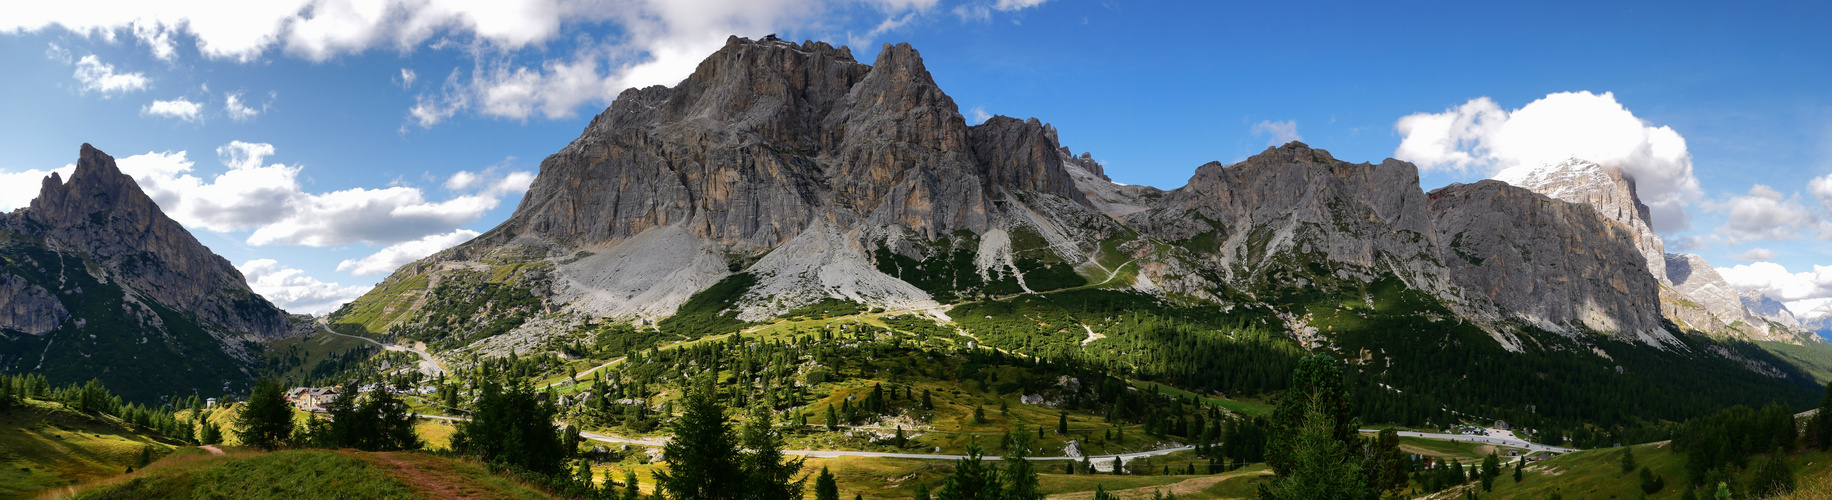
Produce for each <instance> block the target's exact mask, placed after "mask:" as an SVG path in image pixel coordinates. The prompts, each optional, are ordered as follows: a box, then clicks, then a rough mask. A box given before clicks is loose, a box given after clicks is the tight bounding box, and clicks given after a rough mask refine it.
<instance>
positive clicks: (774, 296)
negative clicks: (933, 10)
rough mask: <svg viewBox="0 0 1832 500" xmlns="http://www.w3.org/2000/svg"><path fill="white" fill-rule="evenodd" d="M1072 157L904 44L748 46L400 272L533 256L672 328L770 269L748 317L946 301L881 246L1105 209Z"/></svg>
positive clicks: (608, 119)
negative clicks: (711, 292)
mask: <svg viewBox="0 0 1832 500" xmlns="http://www.w3.org/2000/svg"><path fill="white" fill-rule="evenodd" d="M1061 149H1062V147H1061V145H1060V144H1058V143H1057V142H1056V132H1055V130H1054V129H1053V128H1051V127H1049V126H1048V125H1045V124H1043V123H1041V122H1039V121H1038V120H1035V119H1031V120H1017V119H1013V118H1007V117H995V118H993V119H991V120H988V121H987V122H986V123H984V124H981V125H978V126H973V127H969V126H967V124H966V120H965V118H963V117H962V116H961V115H960V112H959V110H958V108H957V107H956V105H955V103H954V101H953V99H951V98H949V97H948V95H947V94H945V93H943V92H942V91H941V89H940V88H938V87H937V86H936V85H935V81H934V79H933V77H932V76H931V75H930V74H929V72H928V70H927V69H926V68H925V67H924V65H923V61H922V56H921V55H920V54H919V53H917V51H916V50H915V49H913V48H911V47H910V46H909V45H907V44H899V45H885V46H884V47H883V48H882V50H881V51H880V52H879V53H878V55H877V58H876V59H875V61H873V63H872V64H870V65H867V64H863V63H861V62H859V61H858V60H855V59H854V58H853V54H852V51H851V50H850V49H848V48H846V47H839V48H835V47H832V46H830V45H827V44H825V43H820V42H805V43H801V44H796V43H790V42H784V41H780V40H770V39H766V40H762V41H752V40H749V39H743V38H737V37H732V38H730V39H728V40H727V43H726V45H725V46H724V47H723V48H721V49H720V50H719V51H718V52H717V53H714V54H713V55H712V56H710V57H708V58H707V59H706V60H705V61H704V62H702V63H701V64H700V65H699V66H698V67H697V68H696V70H695V71H694V73H693V74H692V75H691V76H689V77H688V78H687V79H686V80H683V81H682V82H681V83H680V84H679V85H677V86H675V87H672V88H669V87H660V86H656V87H649V88H644V89H630V90H627V91H625V92H624V93H622V94H621V95H619V96H618V98H617V100H616V101H615V102H613V103H612V104H611V106H610V107H609V108H608V109H606V110H605V111H604V112H603V113H602V114H599V115H598V116H597V117H595V118H594V119H593V120H592V122H591V124H590V125H588V126H587V127H586V129H585V130H584V132H583V133H582V134H581V135H580V136H579V137H578V138H577V139H575V140H574V141H573V142H572V143H570V144H568V145H567V146H566V147H565V148H564V149H562V150H561V151H559V152H558V153H555V154H554V155H552V156H549V157H548V158H546V159H545V160H544V161H542V163H541V172H540V175H539V176H538V177H536V179H535V181H534V183H533V185H532V186H531V187H530V188H529V191H528V193H527V194H526V195H525V197H524V198H523V200H522V202H521V204H520V205H519V206H517V208H516V211H515V213H514V215H512V216H511V217H510V218H509V220H507V221H505V222H504V223H503V224H501V225H500V226H498V227H496V228H495V229H492V230H491V231H489V232H488V233H486V234H484V235H483V236H480V237H479V238H477V239H476V240H474V241H472V242H470V243H467V244H465V245H462V246H460V247H458V248H454V249H452V250H449V251H447V252H443V253H441V254H439V255H435V256H433V257H431V258H429V259H427V260H425V261H422V262H420V263H416V264H414V265H411V266H409V267H408V268H406V269H404V270H403V272H404V273H406V274H401V275H399V276H397V277H402V278H404V277H405V276H407V275H412V274H418V273H422V272H426V273H431V274H432V275H433V276H434V277H433V279H434V280H437V279H439V278H438V277H437V275H439V274H440V273H441V272H444V271H443V270H449V269H457V268H465V267H469V266H471V265H472V264H473V263H476V262H478V261H479V260H480V259H484V258H486V256H489V255H492V254H493V253H501V252H508V251H509V250H508V249H519V250H515V251H514V252H510V253H514V254H515V255H517V257H515V258H528V257H530V256H533V257H537V258H550V259H551V260H553V261H554V262H555V266H556V267H555V269H556V272H555V273H554V275H553V277H552V278H553V280H552V283H553V285H552V291H553V292H554V294H555V295H554V296H553V298H554V299H555V300H556V302H557V304H556V307H557V308H562V309H570V310H576V311H579V312H582V313H585V314H588V315H593V316H630V315H635V316H642V317H664V316H667V315H668V314H670V313H671V312H672V311H673V310H674V309H675V307H677V306H679V305H680V304H682V303H684V302H685V301H686V300H687V298H688V297H690V296H691V295H692V294H693V293H694V292H697V291H699V290H702V289H705V288H707V287H708V286H710V285H712V284H714V283H716V282H718V281H719V280H721V279H723V278H724V277H726V276H728V275H730V274H732V273H734V272H751V273H753V274H756V275H758V279H759V281H758V283H757V285H756V287H755V290H756V291H755V292H754V293H752V294H751V295H750V298H749V299H747V300H746V301H745V303H746V304H747V306H746V312H745V317H747V318H750V317H756V316H758V315H767V314H770V313H772V312H779V311H781V310H783V309H786V308H791V307H794V306H796V305H798V304H801V303H806V302H811V301H816V300H820V299H824V298H839V299H846V300H853V301H859V302H863V303H868V304H873V305H880V306H898V307H907V306H924V305H933V304H934V302H933V301H932V300H929V297H928V295H927V294H926V293H924V292H922V291H921V290H920V289H917V288H915V287H913V286H910V285H909V284H908V283H905V282H902V281H900V280H898V279H896V278H892V277H890V276H888V275H885V274H884V273H882V272H880V271H879V270H877V269H876V267H875V265H874V263H873V259H874V257H873V256H872V255H873V252H874V251H876V250H877V249H878V248H880V247H890V248H892V249H894V250H895V251H897V252H898V253H900V254H906V255H911V256H912V257H920V256H921V255H920V254H921V253H922V252H923V248H924V247H925V245H926V244H927V242H931V241H934V240H936V239H938V238H943V237H948V236H950V235H955V234H960V233H963V232H964V233H969V234H974V235H978V234H984V233H986V232H987V231H989V230H994V229H997V228H999V227H1003V225H1006V224H1010V223H1018V224H1030V222H1027V221H1029V219H1028V218H1024V217H1013V216H1011V215H1010V214H1007V213H1005V212H1009V211H1013V210H1016V211H1024V210H1021V208H1022V207H1020V205H1024V204H1026V203H1031V204H1036V203H1053V201H1051V200H1064V201H1066V202H1067V203H1068V206H1069V207H1078V208H1070V210H1071V211H1084V212H1092V211H1093V208H1092V204H1091V203H1090V202H1089V201H1088V199H1087V198H1086V195H1085V194H1084V193H1083V192H1082V191H1081V190H1080V189H1078V187H1077V184H1076V182H1075V180H1074V178H1073V176H1072V175H1071V174H1070V173H1069V172H1068V170H1066V169H1065V167H1064V158H1063V156H1064V155H1063V154H1062V153H1060V150H1061ZM1016 194H1023V195H1025V197H1026V198H1024V199H1023V200H1019V199H1018V198H1016V197H1015V196H1016ZM1014 200H1015V201H1014ZM1052 206H1054V205H1052ZM1002 207H1003V208H1002ZM1052 217H1053V215H1052V216H1051V217H1044V219H1046V220H1049V219H1052ZM1013 221H1017V222H1013ZM1051 224H1054V223H1052V222H1044V223H1043V225H1051ZM657 245H661V246H659V247H658V246H657ZM1077 246H1084V245H1079V244H1070V245H1067V246H1066V247H1065V250H1070V249H1073V248H1075V247H1077ZM1085 246H1092V244H1091V243H1090V244H1086V245H1085ZM582 253H589V254H591V255H589V256H582V257H578V258H576V259H568V257H571V256H574V255H576V254H582ZM1070 253H1073V252H1070ZM561 261H564V262H561Z"/></svg>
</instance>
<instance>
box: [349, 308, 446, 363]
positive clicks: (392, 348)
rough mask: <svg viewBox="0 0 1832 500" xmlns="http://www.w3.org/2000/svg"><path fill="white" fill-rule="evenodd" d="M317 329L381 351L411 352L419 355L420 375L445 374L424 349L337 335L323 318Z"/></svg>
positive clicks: (366, 338) (437, 359) (435, 360)
mask: <svg viewBox="0 0 1832 500" xmlns="http://www.w3.org/2000/svg"><path fill="white" fill-rule="evenodd" d="M318 329H319V330H323V331H324V332H325V333H329V334H331V335H338V336H343V337H350V338H353V339H357V340H361V341H363V342H368V343H371V344H375V345H378V346H381V347H382V349H386V350H390V351H395V352H411V353H414V354H418V355H420V373H424V374H427V375H434V376H437V375H439V374H441V373H445V366H444V365H441V364H439V358H435V357H433V355H432V354H429V353H427V352H426V351H425V350H424V349H419V348H414V347H409V346H403V345H394V344H383V343H381V342H376V341H375V339H372V338H368V337H358V336H355V335H344V334H341V333H337V330H332V329H331V325H329V324H327V323H325V322H324V318H318Z"/></svg>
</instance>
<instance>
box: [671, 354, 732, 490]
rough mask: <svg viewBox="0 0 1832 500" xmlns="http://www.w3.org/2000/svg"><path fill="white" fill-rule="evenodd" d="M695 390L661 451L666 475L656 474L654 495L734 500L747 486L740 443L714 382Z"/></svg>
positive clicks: (705, 382)
mask: <svg viewBox="0 0 1832 500" xmlns="http://www.w3.org/2000/svg"><path fill="white" fill-rule="evenodd" d="M696 385H697V386H698V387H695V388H692V389H690V390H688V391H687V395H686V396H685V397H684V398H683V400H682V405H683V406H682V408H681V416H680V418H679V419H676V420H675V421H674V424H673V426H672V428H671V430H672V431H673V434H674V437H673V439H670V440H669V441H668V444H667V446H664V447H663V448H662V454H663V455H664V456H666V457H667V458H668V470H666V471H656V472H654V475H655V485H656V489H657V490H659V491H664V492H667V496H668V497H670V498H676V499H687V498H692V499H696V500H736V499H738V498H740V497H742V496H743V494H744V492H745V490H746V486H747V485H746V484H745V483H746V482H747V481H746V477H745V473H744V472H745V471H744V468H743V464H742V461H741V459H740V457H739V456H738V440H737V438H736V437H735V436H734V435H733V433H732V429H731V425H730V423H728V422H727V421H726V419H725V407H724V406H723V405H721V404H719V400H718V398H719V396H718V391H717V390H715V389H714V387H713V386H712V381H711V380H710V379H708V380H705V381H704V382H701V383H698V384H696Z"/></svg>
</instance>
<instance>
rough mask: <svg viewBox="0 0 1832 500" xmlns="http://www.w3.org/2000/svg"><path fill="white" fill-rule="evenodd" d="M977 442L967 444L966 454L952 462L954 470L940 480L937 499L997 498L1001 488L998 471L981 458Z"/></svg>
mask: <svg viewBox="0 0 1832 500" xmlns="http://www.w3.org/2000/svg"><path fill="white" fill-rule="evenodd" d="M981 453H982V452H981V450H980V445H979V444H978V443H970V444H968V445H967V456H965V457H962V458H961V459H960V460H956V461H955V462H954V472H952V473H950V474H948V478H947V479H946V480H944V481H943V482H942V486H941V492H940V493H938V494H936V497H937V499H938V500H974V499H985V498H998V497H999V494H1000V491H1001V490H1002V489H1001V488H1000V485H999V472H998V471H996V470H993V469H992V467H989V466H987V465H986V463H985V461H984V460H981V458H980V457H981Z"/></svg>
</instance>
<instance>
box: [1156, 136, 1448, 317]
mask: <svg viewBox="0 0 1832 500" xmlns="http://www.w3.org/2000/svg"><path fill="white" fill-rule="evenodd" d="M1428 205H1429V203H1428V202H1427V200H1426V198H1425V193H1424V192H1423V191H1422V190H1420V189H1419V180H1418V169H1417V168H1415V167H1413V166H1412V164H1410V163H1406V162H1402V161H1399V160H1391V159H1390V160H1387V161H1385V162H1382V163H1380V164H1368V163H1361V164H1351V163H1348V162H1344V161H1340V160H1337V159H1335V158H1334V157H1332V156H1330V154H1329V152H1328V151H1324V150H1320V149H1312V148H1311V147H1310V146H1308V145H1305V144H1304V143H1301V142H1292V143H1289V144H1286V145H1284V146H1280V147H1277V148H1268V149H1267V150H1266V151H1265V152H1263V153H1260V154H1258V155H1255V156H1253V157H1251V158H1248V159H1247V160H1246V161H1243V162H1241V163H1237V164H1233V165H1222V164H1220V163H1209V164H1207V165H1203V166H1201V167H1199V168H1197V169H1196V175H1195V176H1194V177H1192V178H1191V179H1190V182H1189V184H1188V185H1186V186H1183V187H1181V188H1177V189H1175V190H1172V191H1169V192H1166V193H1164V194H1163V196H1162V198H1161V199H1160V200H1158V201H1156V202H1154V203H1153V206H1154V207H1155V208H1154V209H1153V210H1151V211H1149V212H1142V213H1139V214H1136V215H1133V216H1131V217H1128V218H1127V219H1126V222H1127V223H1128V224H1129V225H1132V226H1133V227H1134V228H1137V229H1139V230H1141V231H1143V232H1146V233H1147V234H1151V235H1153V236H1154V237H1157V238H1161V239H1164V240H1169V241H1179V240H1182V241H1189V240H1192V239H1203V240H1210V241H1215V242H1216V245H1215V248H1214V249H1213V254H1212V255H1213V257H1212V259H1213V261H1214V263H1215V264H1216V267H1218V268H1219V269H1221V270H1223V271H1225V272H1226V273H1228V279H1230V280H1236V281H1239V280H1252V279H1253V278H1252V277H1253V276H1255V275H1256V274H1257V273H1258V272H1259V271H1261V270H1264V269H1268V268H1271V267H1276V266H1277V265H1279V264H1280V261H1281V259H1301V260H1312V259H1314V260H1321V261H1327V262H1331V263H1337V264H1342V265H1346V266H1350V267H1352V268H1353V269H1357V270H1359V271H1360V274H1361V275H1362V276H1363V277H1371V276H1372V275H1373V274H1375V273H1380V272H1390V273H1392V274H1394V275H1396V276H1398V277H1400V278H1401V279H1404V280H1406V282H1407V283H1409V284H1413V285H1414V286H1416V287H1418V288H1421V289H1425V290H1431V291H1433V292H1448V290H1446V289H1443V288H1442V287H1441V285H1443V284H1444V280H1443V278H1442V274H1441V270H1442V268H1441V267H1439V265H1438V264H1437V261H1438V260H1439V259H1438V245H1437V242H1436V241H1435V235H1434V232H1433V231H1432V221H1431V215H1430V212H1429V210H1428ZM1205 250H1207V249H1205Z"/></svg>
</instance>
